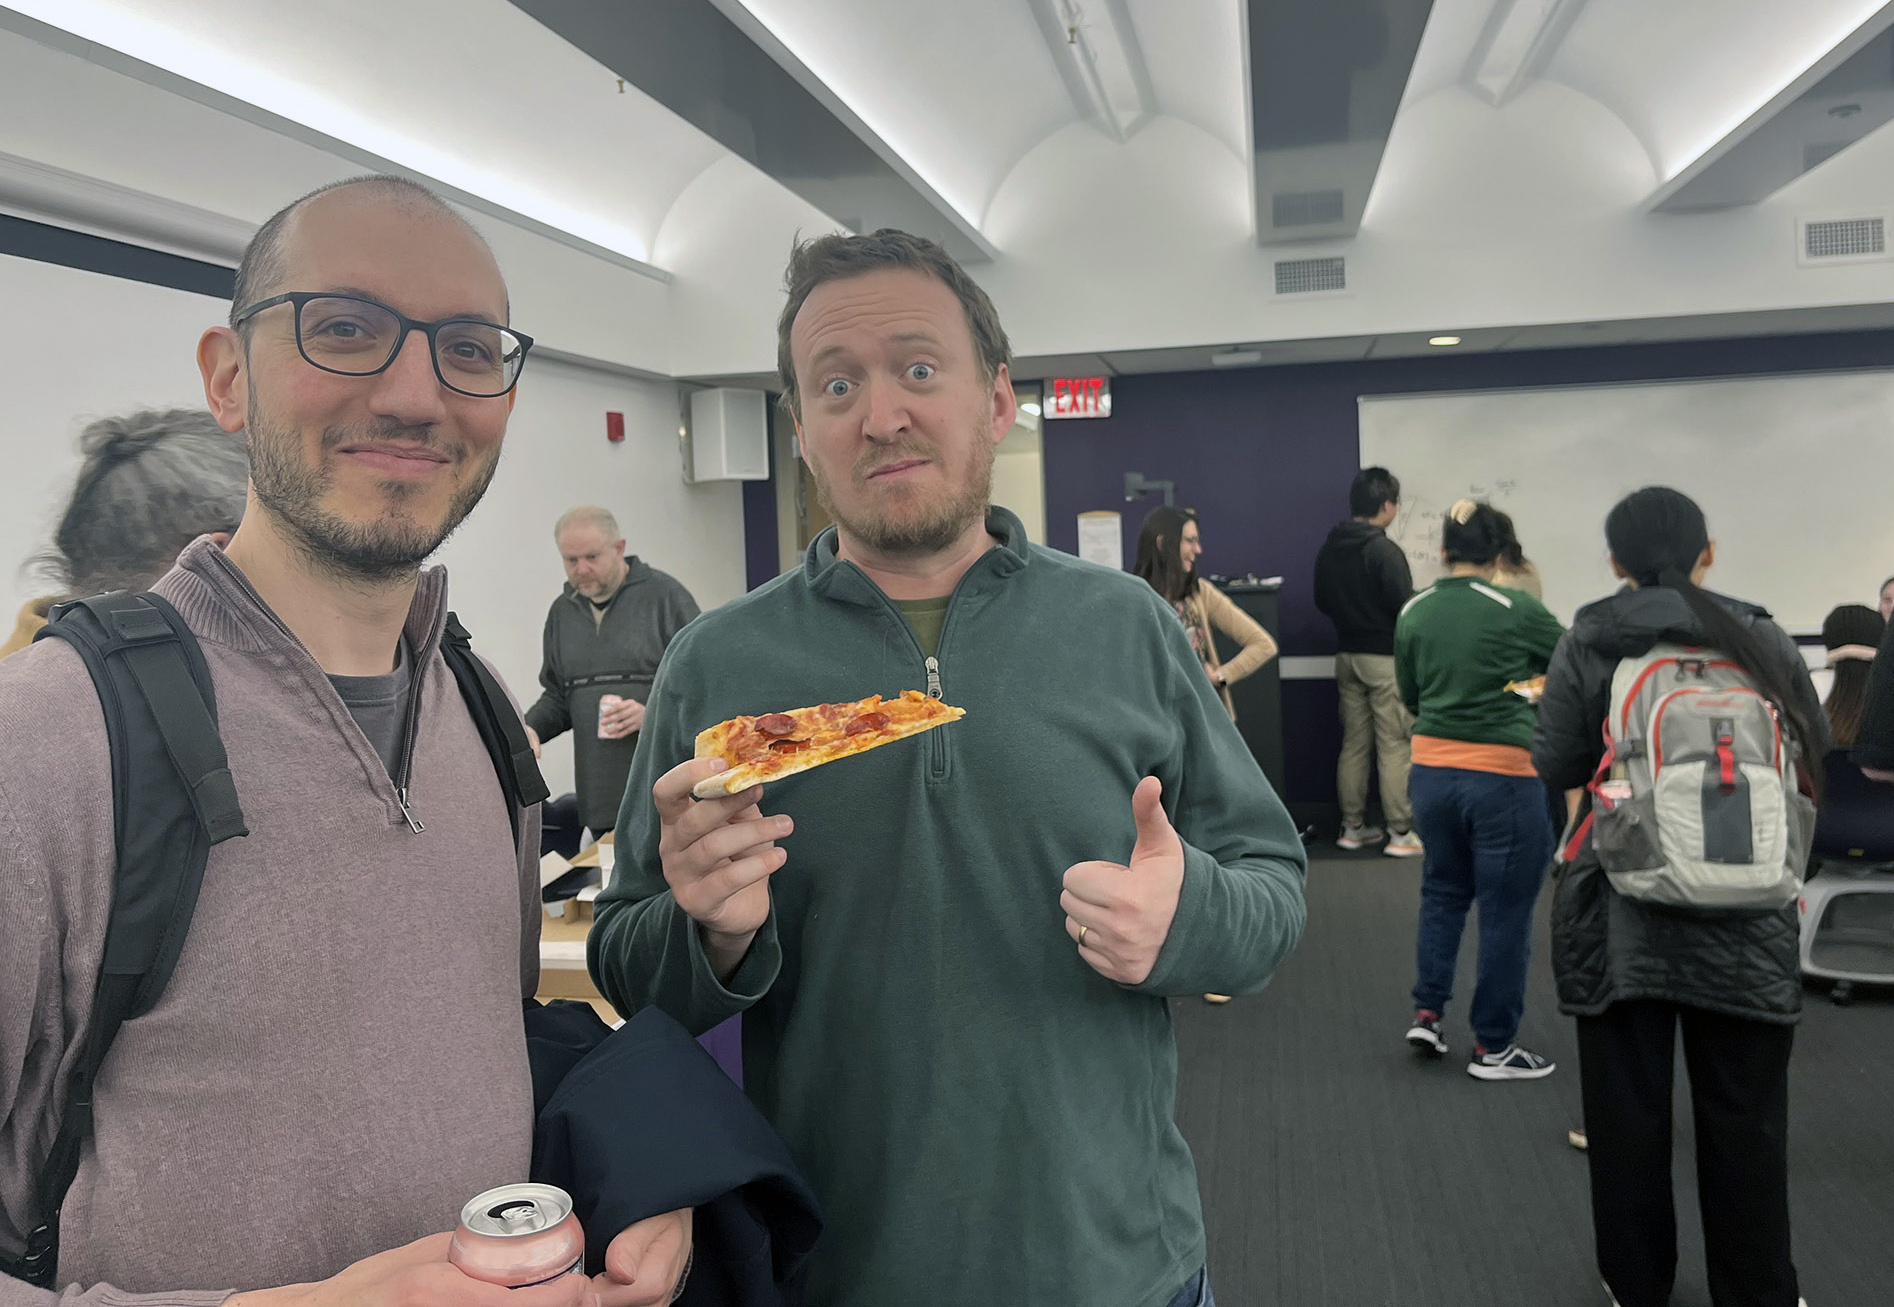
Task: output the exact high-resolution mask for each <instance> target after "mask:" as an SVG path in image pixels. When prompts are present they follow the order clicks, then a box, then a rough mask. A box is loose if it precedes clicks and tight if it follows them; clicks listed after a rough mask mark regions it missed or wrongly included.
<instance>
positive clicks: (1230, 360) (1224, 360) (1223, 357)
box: [1210, 349, 1263, 368]
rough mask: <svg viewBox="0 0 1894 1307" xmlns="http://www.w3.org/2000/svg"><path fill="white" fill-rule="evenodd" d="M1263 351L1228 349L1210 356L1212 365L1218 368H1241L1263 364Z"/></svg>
mask: <svg viewBox="0 0 1894 1307" xmlns="http://www.w3.org/2000/svg"><path fill="white" fill-rule="evenodd" d="M1262 361H1263V351H1261V350H1260V349H1226V350H1219V351H1218V352H1217V353H1215V354H1212V355H1211V356H1210V365H1211V366H1212V367H1217V368H1235V367H1241V366H1242V365H1243V364H1245V363H1261V362H1262Z"/></svg>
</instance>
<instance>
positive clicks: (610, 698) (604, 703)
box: [598, 694, 624, 740]
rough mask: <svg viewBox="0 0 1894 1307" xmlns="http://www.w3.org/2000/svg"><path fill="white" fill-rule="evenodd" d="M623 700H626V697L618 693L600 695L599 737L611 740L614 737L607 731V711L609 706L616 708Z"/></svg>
mask: <svg viewBox="0 0 1894 1307" xmlns="http://www.w3.org/2000/svg"><path fill="white" fill-rule="evenodd" d="M623 702H624V699H623V698H621V697H620V696H618V695H616V694H602V695H600V696H599V700H598V738H599V739H601V740H609V739H611V738H612V737H611V736H609V735H607V734H606V733H605V712H606V710H607V709H609V708H616V707H617V706H618V705H619V704H621V703H623Z"/></svg>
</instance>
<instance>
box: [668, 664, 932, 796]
mask: <svg viewBox="0 0 1894 1307" xmlns="http://www.w3.org/2000/svg"><path fill="white" fill-rule="evenodd" d="M871 713H873V714H876V715H878V716H881V717H883V718H886V722H885V724H883V725H879V726H876V727H874V728H872V729H869V730H862V731H858V732H856V733H855V734H849V733H848V727H849V725H850V723H852V722H855V721H856V720H857V719H859V718H861V717H863V716H865V715H867V714H871ZM964 716H966V710H965V709H963V708H955V707H952V706H950V705H948V704H944V703H942V702H940V701H939V700H938V699H932V698H929V697H928V696H927V695H924V694H922V693H921V692H920V691H919V690H907V691H904V692H903V693H902V695H901V697H900V698H899V699H897V700H894V701H892V702H887V701H884V700H883V699H882V697H881V696H880V695H878V694H875V695H870V696H869V697H868V698H866V699H862V700H858V701H857V702H855V703H833V704H817V705H815V706H814V707H810V708H797V709H795V710H793V711H791V712H788V713H766V714H764V715H763V716H761V717H733V718H731V719H730V720H729V721H725V722H719V723H718V724H717V725H715V726H712V727H710V728H708V729H707V730H704V731H701V732H699V733H698V736H697V747H696V753H695V756H696V757H698V758H725V759H728V760H729V761H730V762H731V763H732V766H731V768H730V770H728V771H723V772H718V773H717V774H716V775H715V776H711V777H708V778H706V779H704V780H702V781H699V782H698V783H697V784H696V786H694V787H693V788H692V790H691V793H692V794H693V795H695V796H696V797H697V798H700V799H712V798H719V797H721V796H723V795H727V794H736V793H739V792H741V791H743V790H747V789H749V788H750V787H751V786H753V785H760V784H763V783H766V782H768V781H777V780H781V779H782V778H783V777H785V776H796V775H799V774H801V773H802V772H806V771H811V770H813V769H815V768H817V767H820V766H822V765H823V764H825V763H831V762H834V761H836V760H837V759H840V758H849V757H853V756H854V755H856V754H858V753H866V752H868V750H870V749H876V748H879V747H881V746H882V745H884V744H892V743H893V742H894V741H896V740H904V739H906V738H908V737H909V736H911V735H919V734H921V733H922V732H924V731H931V730H933V729H934V728H935V727H936V726H945V725H946V724H947V723H948V722H953V721H958V720H960V718H962V717H964ZM784 719H793V722H794V725H793V728H790V729H787V730H785V729H783V728H784V726H785V721H784ZM758 722H769V723H770V724H771V725H772V726H773V727H775V728H776V729H774V730H771V731H769V732H767V733H765V732H763V731H760V730H759V729H758V727H757V723H758ZM771 739H776V740H781V741H782V742H783V743H785V744H788V743H790V742H794V743H795V744H797V745H798V746H799V747H798V748H796V749H795V751H793V752H788V751H785V752H783V753H780V754H770V755H766V756H764V757H762V758H760V759H754V760H749V761H745V760H743V758H744V755H745V754H746V753H747V754H754V753H755V752H756V750H757V749H758V747H759V746H761V747H769V746H768V745H767V743H766V741H768V740H771Z"/></svg>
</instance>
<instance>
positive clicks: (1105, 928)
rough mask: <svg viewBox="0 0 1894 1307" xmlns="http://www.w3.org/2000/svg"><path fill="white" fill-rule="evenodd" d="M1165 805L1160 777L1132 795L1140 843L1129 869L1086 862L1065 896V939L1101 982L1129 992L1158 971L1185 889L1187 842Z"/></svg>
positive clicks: (1072, 874)
mask: <svg viewBox="0 0 1894 1307" xmlns="http://www.w3.org/2000/svg"><path fill="white" fill-rule="evenodd" d="M1162 800H1163V785H1162V784H1161V783H1160V782H1159V781H1158V779H1157V777H1155V776H1147V777H1145V778H1144V779H1143V780H1141V781H1139V782H1138V788H1137V789H1135V790H1133V791H1132V794H1131V815H1132V816H1133V817H1134V818H1136V820H1137V823H1138V839H1137V843H1136V844H1134V845H1133V846H1132V849H1131V863H1130V865H1129V866H1126V865H1124V864H1121V863H1116V862H1081V863H1079V864H1078V865H1077V866H1074V867H1071V868H1069V869H1067V871H1066V873H1065V892H1064V893H1063V894H1061V895H1059V906H1060V907H1061V908H1063V909H1064V910H1065V933H1066V934H1067V935H1069V936H1071V937H1072V941H1073V942H1074V943H1075V944H1077V945H1078V948H1079V956H1080V957H1082V958H1084V959H1085V961H1086V963H1087V964H1088V965H1089V966H1090V967H1091V968H1092V970H1094V971H1096V972H1097V973H1098V974H1099V975H1101V976H1104V977H1105V978H1106V979H1108V980H1116V981H1119V982H1121V983H1123V984H1127V985H1139V984H1143V983H1144V981H1145V979H1146V978H1148V977H1149V976H1150V974H1151V970H1152V968H1154V967H1155V966H1157V955H1158V953H1159V952H1160V951H1161V950H1162V949H1163V947H1164V941H1165V939H1166V938H1168V937H1169V935H1170V933H1171V920H1172V918H1174V917H1175V916H1176V915H1177V898H1178V895H1179V894H1180V893H1182V892H1183V888H1184V842H1183V841H1182V840H1180V839H1179V838H1178V837H1177V832H1176V831H1175V830H1173V829H1172V828H1171V822H1170V818H1168V817H1166V816H1165V815H1164V804H1163V801H1162Z"/></svg>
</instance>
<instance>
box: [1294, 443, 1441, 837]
mask: <svg viewBox="0 0 1894 1307" xmlns="http://www.w3.org/2000/svg"><path fill="white" fill-rule="evenodd" d="M1400 503H1401V483H1400V482H1399V481H1398V480H1396V479H1395V476H1394V474H1393V473H1392V472H1390V471H1388V470H1387V469H1386V468H1385V467H1364V468H1363V469H1361V471H1360V472H1358V473H1357V474H1356V475H1355V480H1354V484H1353V485H1351V486H1349V488H1348V511H1349V512H1350V513H1352V514H1353V516H1352V517H1351V518H1350V519H1349V520H1348V521H1346V522H1342V523H1340V524H1338V525H1337V526H1336V527H1335V529H1334V530H1333V531H1330V532H1329V533H1328V539H1327V540H1325V541H1324V542H1323V543H1322V550H1321V552H1320V553H1318V554H1317V555H1316V556H1315V606H1316V607H1317V608H1319V609H1321V610H1322V611H1323V612H1324V613H1325V614H1327V616H1328V618H1329V620H1330V621H1332V622H1334V623H1335V633H1336V637H1337V638H1336V650H1337V652H1336V655H1335V683H1336V688H1337V689H1338V690H1340V692H1341V699H1342V756H1341V761H1340V763H1339V764H1338V765H1337V767H1336V779H1335V787H1336V790H1337V791H1338V793H1339V795H1340V797H1341V805H1342V833H1341V838H1340V839H1338V840H1337V841H1336V843H1337V844H1339V845H1341V847H1342V848H1344V849H1360V848H1365V847H1367V846H1368V845H1370V844H1374V843H1376V842H1377V841H1379V840H1380V839H1381V832H1380V831H1379V830H1376V829H1374V828H1373V827H1371V826H1369V825H1368V759H1369V757H1370V755H1371V754H1373V755H1378V762H1379V764H1380V766H1379V770H1380V774H1381V811H1382V813H1383V815H1384V816H1386V818H1387V821H1388V834H1389V839H1388V845H1387V848H1386V849H1385V850H1384V852H1386V853H1388V854H1390V855H1391V856H1393V857H1397V858H1412V857H1417V856H1419V855H1420V853H1421V852H1422V850H1421V843H1420V840H1419V839H1417V838H1416V837H1415V835H1414V833H1413V832H1414V810H1413V808H1412V807H1411V806H1410V805H1409V803H1408V799H1407V769H1408V740H1409V737H1410V736H1411V735H1412V733H1413V729H1414V721H1413V718H1411V717H1410V716H1408V712H1407V708H1406V707H1405V706H1404V705H1403V704H1402V703H1401V690H1400V687H1399V686H1398V685H1396V684H1395V679H1394V622H1395V619H1396V618H1398V617H1400V615H1401V608H1402V607H1403V606H1404V605H1405V604H1406V603H1407V601H1408V600H1409V599H1411V598H1413V597H1414V577H1413V573H1411V572H1410V571H1409V570H1408V566H1407V555H1406V554H1404V553H1403V552H1401V547H1400V546H1399V545H1397V544H1395V543H1394V542H1393V541H1392V540H1390V539H1388V533H1387V530H1386V527H1387V525H1388V523H1390V522H1392V521H1393V520H1394V515H1395V513H1396V512H1397V511H1398V510H1399V507H1400Z"/></svg>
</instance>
